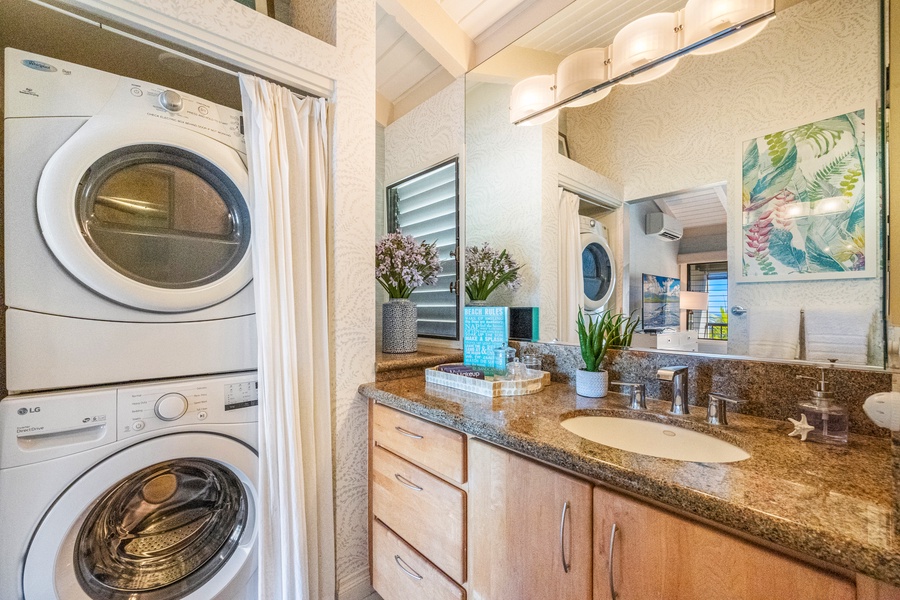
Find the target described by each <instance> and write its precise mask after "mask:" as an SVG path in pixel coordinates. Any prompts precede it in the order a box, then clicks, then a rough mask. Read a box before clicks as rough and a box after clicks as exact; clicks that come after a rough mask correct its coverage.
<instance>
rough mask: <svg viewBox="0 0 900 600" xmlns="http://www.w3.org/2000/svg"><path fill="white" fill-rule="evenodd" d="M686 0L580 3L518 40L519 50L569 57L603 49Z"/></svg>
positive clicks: (583, 0)
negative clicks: (640, 20) (636, 24)
mask: <svg viewBox="0 0 900 600" xmlns="http://www.w3.org/2000/svg"><path fill="white" fill-rule="evenodd" d="M686 3H687V0H631V1H628V2H623V1H622V0H578V1H576V2H573V3H572V4H570V5H569V6H568V7H566V8H565V9H563V10H561V11H560V12H558V13H557V14H556V15H554V16H552V17H550V18H549V19H548V20H546V21H544V23H543V24H541V25H539V26H538V27H536V28H535V29H533V30H532V31H530V32H529V33H526V34H525V35H524V36H522V37H521V38H519V39H518V40H517V41H516V42H515V45H516V46H521V47H523V48H530V49H532V50H543V51H545V52H553V53H556V54H561V55H563V56H568V55H569V54H572V53H573V52H576V51H578V50H584V49H585V48H603V47H605V46H609V45H610V44H612V40H613V37H615V35H616V33H617V32H618V31H619V30H620V29H622V27H624V26H625V25H627V24H628V23H631V22H632V21H634V20H635V19H638V18H640V17H642V16H644V15H649V14H653V13H658V12H675V11H678V10H681V9H682V8H684V5H685V4H686Z"/></svg>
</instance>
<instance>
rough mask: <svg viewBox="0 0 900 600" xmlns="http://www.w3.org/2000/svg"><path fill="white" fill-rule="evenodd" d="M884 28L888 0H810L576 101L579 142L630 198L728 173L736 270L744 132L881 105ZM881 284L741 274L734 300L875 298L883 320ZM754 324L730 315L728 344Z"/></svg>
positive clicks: (739, 349)
mask: <svg viewBox="0 0 900 600" xmlns="http://www.w3.org/2000/svg"><path fill="white" fill-rule="evenodd" d="M878 39H879V14H878V2H874V1H873V0H817V1H816V2H815V3H807V2H803V3H800V4H798V5H796V6H794V7H792V8H790V9H788V10H786V11H784V12H782V13H781V14H780V15H779V16H778V17H777V18H776V19H774V20H773V21H772V22H770V23H769V25H768V26H767V27H766V29H765V30H763V32H762V33H760V34H759V35H758V36H757V37H756V38H754V39H753V40H751V41H750V42H747V43H746V44H744V45H742V46H740V47H738V48H735V49H733V50H730V51H728V52H725V53H721V54H716V55H711V56H688V57H685V58H682V59H681V62H680V63H679V64H678V66H677V67H676V68H675V69H674V70H673V71H672V72H671V73H669V74H668V75H666V76H664V77H662V78H661V79H658V80H656V81H653V82H649V83H645V84H642V85H634V86H621V85H620V86H618V87H616V88H615V89H613V91H612V93H611V94H610V95H609V96H608V97H607V98H606V99H604V100H601V101H600V102H598V103H596V104H593V105H591V106H588V107H584V108H578V109H569V110H568V114H567V119H568V131H569V133H568V137H569V145H570V147H571V148H572V152H573V154H574V155H575V156H577V157H578V160H579V162H582V163H584V164H586V165H587V166H589V167H591V168H593V169H595V170H597V171H599V172H601V173H603V174H605V175H607V176H609V177H610V178H612V179H613V180H616V181H619V182H621V183H622V184H623V185H624V187H625V197H626V198H627V199H638V198H642V197H646V196H650V195H654V194H662V193H666V192H671V191H676V190H682V189H687V188H692V187H695V186H699V185H705V184H709V183H713V182H716V181H727V182H728V187H727V191H728V206H727V207H726V209H727V211H728V215H729V239H730V240H731V244H730V248H729V265H730V267H729V268H730V270H731V280H732V281H734V277H735V275H736V273H737V270H738V269H739V268H740V256H739V254H738V252H739V250H738V248H739V247H738V246H737V245H735V243H734V240H735V239H736V235H739V234H740V229H739V225H738V219H739V218H740V209H739V207H740V171H739V169H740V162H739V153H738V147H739V144H740V142H742V141H743V140H746V139H750V138H752V137H755V135H756V134H759V133H766V132H770V131H774V130H777V129H778V128H779V127H781V126H784V125H797V124H803V123H808V122H810V121H812V120H814V119H816V118H819V117H825V116H832V115H836V114H841V113H843V112H846V111H847V110H848V109H855V108H860V107H869V106H872V105H874V103H875V101H876V99H877V98H878V90H879V66H878V52H879V49H878V46H879V44H878ZM787 65H789V66H787ZM871 123H873V125H874V119H872V120H871ZM873 234H875V232H873ZM882 260H883V259H882V258H881V257H879V262H881V261H882ZM881 286H882V281H881V277H880V276H879V277H877V278H872V279H858V280H844V281H816V282H790V283H739V284H734V285H732V286H731V289H730V290H729V294H730V298H729V303H730V304H731V305H732V306H733V305H742V306H745V307H746V308H748V309H749V310H753V309H754V307H760V306H766V305H772V304H776V303H778V304H782V305H784V306H796V307H797V308H800V307H805V308H810V307H813V306H829V307H841V306H854V307H864V308H865V309H866V310H871V311H872V313H873V314H876V313H877V315H876V321H873V322H879V323H880V321H881V319H882V316H881V295H882V292H881ZM746 325H747V319H746V318H744V319H741V318H736V317H733V318H732V319H731V322H730V323H729V341H728V345H729V353H734V354H744V353H746V351H747V330H746ZM872 333H873V337H874V338H878V335H877V333H876V332H875V331H874V330H873V332H872ZM875 350H878V348H875ZM875 354H876V356H880V354H879V353H878V352H875ZM876 363H877V364H880V358H878V360H877V361H876Z"/></svg>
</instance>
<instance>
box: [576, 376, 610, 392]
mask: <svg viewBox="0 0 900 600" xmlns="http://www.w3.org/2000/svg"><path fill="white" fill-rule="evenodd" d="M608 390H609V373H608V372H607V371H584V370H582V369H578V370H577V371H576V372H575V393H576V394H578V395H579V396H586V397H588V398H602V397H604V396H605V395H606V392H607V391H608Z"/></svg>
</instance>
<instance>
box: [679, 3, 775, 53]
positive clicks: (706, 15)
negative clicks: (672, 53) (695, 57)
mask: <svg viewBox="0 0 900 600" xmlns="http://www.w3.org/2000/svg"><path fill="white" fill-rule="evenodd" d="M773 3H774V0H688V3H687V5H686V6H685V7H684V44H685V46H689V45H691V44H694V43H696V42H699V41H700V40H702V39H704V38H708V37H709V36H711V35H713V34H715V33H718V32H720V31H722V30H723V29H727V28H729V27H734V26H735V25H737V24H738V23H743V22H744V21H746V20H748V19H752V18H753V17H756V16H758V15H761V14H763V13H765V12H768V11H770V10H772V7H773ZM768 22H769V21H768V19H766V20H765V21H762V22H760V23H756V24H754V25H751V26H750V27H745V28H744V29H742V30H740V31H736V32H734V33H732V34H731V35H729V36H727V37H724V38H722V39H720V40H717V41H715V42H713V43H712V44H707V45H706V46H703V47H702V48H697V49H696V50H693V51H691V54H715V53H717V52H723V51H725V50H729V49H731V48H734V47H735V46H739V45H741V44H743V43H744V42H746V41H747V40H749V39H750V38H752V37H753V36H755V35H756V34H758V33H759V32H760V31H762V30H763V28H765V26H766V25H767V24H768Z"/></svg>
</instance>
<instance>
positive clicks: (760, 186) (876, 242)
mask: <svg viewBox="0 0 900 600" xmlns="http://www.w3.org/2000/svg"><path fill="white" fill-rule="evenodd" d="M788 4H790V5H789V6H784V7H782V6H777V7H776V9H777V15H776V16H775V17H774V18H772V19H769V20H768V21H767V22H766V25H765V26H764V27H763V28H762V29H761V31H759V32H758V33H757V34H756V35H755V36H753V37H752V38H751V39H749V40H746V41H745V42H744V43H742V44H740V45H737V46H736V47H733V48H730V49H728V50H725V51H722V52H718V53H710V54H702V55H698V54H693V53H691V54H687V55H685V56H682V57H681V58H680V59H679V60H678V61H677V64H674V66H673V68H671V69H670V70H669V71H668V72H666V73H665V74H663V75H662V76H660V77H658V78H655V79H653V80H650V81H644V82H641V83H635V84H626V83H625V82H623V83H619V84H617V85H615V86H614V87H612V88H611V89H610V90H609V92H608V93H605V92H601V93H598V94H596V96H597V97H598V98H597V99H596V101H594V102H591V103H587V104H585V105H583V106H578V107H567V108H562V109H561V110H559V111H558V113H550V114H548V115H547V116H546V117H545V118H544V119H536V120H538V121H540V120H543V121H544V122H542V123H538V124H534V125H531V126H527V125H525V126H523V125H514V124H512V123H511V122H510V106H511V94H512V92H513V87H514V86H515V85H516V84H517V83H519V82H520V81H522V80H523V79H526V78H528V77H532V76H537V75H547V74H551V75H552V74H555V73H556V71H557V68H558V66H559V64H560V62H562V61H563V59H565V58H566V57H567V56H570V55H572V54H574V53H575V52H577V51H580V50H584V49H587V48H606V47H608V46H611V45H612V43H613V40H614V38H615V36H616V33H617V32H618V31H620V30H621V29H622V28H623V27H625V26H627V25H628V24H629V23H632V22H634V21H636V20H637V19H639V18H641V17H642V16H645V15H646V14H650V13H661V12H677V11H681V10H683V9H684V8H685V0H655V1H654V2H643V1H640V2H639V1H637V0H629V1H627V2H620V1H613V0H577V1H576V2H573V3H572V4H571V5H569V6H568V7H567V8H566V9H565V10H563V11H562V12H560V13H559V14H557V15H556V16H554V17H553V18H551V19H549V20H548V21H546V22H545V23H544V24H542V25H541V26H540V27H538V28H537V29H535V30H533V31H532V32H530V33H529V34H527V35H525V36H524V37H523V38H521V39H520V40H518V41H517V42H516V43H515V44H513V45H512V46H509V47H507V48H506V49H504V50H503V51H501V52H500V53H498V54H496V55H495V56H494V57H492V58H491V59H489V60H488V61H486V62H484V63H482V64H481V65H479V66H478V67H477V68H476V69H474V70H473V71H471V72H470V73H469V74H468V75H467V76H466V91H465V113H466V115H465V141H466V150H465V173H466V177H465V185H466V191H465V196H466V238H467V242H466V243H467V244H468V245H472V244H477V243H481V242H484V241H488V242H490V243H491V244H492V245H494V246H495V247H498V248H505V249H507V250H508V251H509V252H510V253H511V254H512V255H513V256H514V257H515V258H516V259H517V260H518V261H519V262H520V263H525V265H526V266H525V268H524V269H523V271H522V274H523V285H522V286H521V287H520V288H519V289H518V290H516V291H513V292H509V291H505V292H501V293H498V294H496V295H495V296H494V297H492V298H491V300H492V303H497V304H505V305H511V306H537V307H539V309H540V335H539V337H540V339H541V340H542V341H550V340H557V341H559V342H562V343H574V342H575V338H574V337H573V334H574V315H573V311H575V310H577V306H579V305H580V306H591V307H593V308H594V309H595V310H602V309H608V310H613V311H616V312H624V313H633V314H634V315H635V316H638V317H642V318H643V321H644V323H643V327H642V329H644V332H643V334H641V335H637V336H635V339H634V342H633V343H634V345H635V346H640V347H645V348H666V349H683V350H693V351H699V352H704V353H711V354H727V355H736V356H750V357H755V358H764V359H785V360H793V359H799V360H807V361H815V362H824V363H827V362H828V361H829V360H830V359H835V360H836V362H837V364H839V365H869V366H872V367H884V366H885V360H886V358H885V357H886V343H885V331H886V324H885V315H884V299H885V293H884V284H885V275H884V265H885V247H884V243H883V233H884V212H885V210H884V198H885V193H884V187H883V179H884V172H885V171H884V168H883V157H884V152H883V146H882V143H883V139H882V135H881V131H880V128H881V126H882V107H883V103H882V96H883V94H882V83H881V71H882V69H881V62H882V61H881V41H882V15H881V4H880V2H878V1H877V0H805V1H802V2H791V3H788ZM672 62H673V63H674V61H672ZM585 102H588V99H587V98H585ZM566 154H567V156H566ZM604 286H605V287H604ZM598 303H599V304H598Z"/></svg>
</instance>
